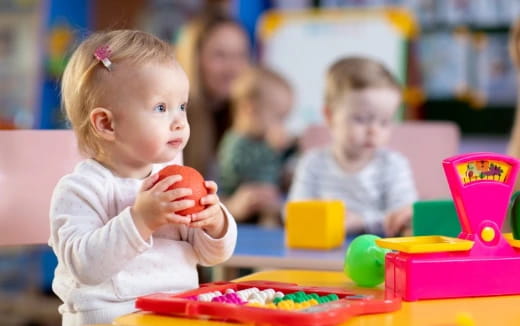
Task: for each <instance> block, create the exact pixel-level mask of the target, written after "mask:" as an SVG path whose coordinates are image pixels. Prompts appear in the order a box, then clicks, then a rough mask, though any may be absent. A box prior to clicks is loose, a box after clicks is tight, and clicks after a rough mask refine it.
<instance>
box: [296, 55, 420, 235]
mask: <svg viewBox="0 0 520 326" xmlns="http://www.w3.org/2000/svg"><path fill="white" fill-rule="evenodd" d="M400 102H401V92H400V86H399V84H398V82H397V81H396V80H395V78H394V77H393V76H392V75H391V74H390V72H388V70H387V69H386V68H385V67H384V66H383V65H381V64H380V63H378V62H376V61H374V60H371V59H368V58H359V57H351V58H344V59H340V60H338V61H337V62H335V63H334V64H333V65H332V66H331V67H330V68H329V70H328V72H327V78H326V86H325V106H324V115H325V120H326V122H327V125H328V127H329V129H330V132H331V136H332V144H331V146H329V147H326V148H318V149H316V150H313V151H310V152H307V153H306V154H305V155H304V156H303V157H302V159H301V160H300V162H299V164H298V167H297V169H296V172H295V176H294V179H293V183H292V185H291V189H290V192H289V200H304V199H340V200H343V201H344V203H345V204H346V207H347V231H348V232H349V233H354V234H355V233H364V232H370V233H376V234H381V233H384V234H386V235H388V236H395V235H398V234H400V233H401V232H403V230H406V229H407V228H408V227H409V225H410V220H411V216H412V209H411V205H412V204H413V202H414V201H415V200H417V192H416V189H415V185H414V182H413V176H412V172H411V169H410V166H409V164H408V161H407V159H406V158H405V157H404V156H402V155H401V154H399V153H396V152H393V151H390V150H387V149H384V146H385V145H386V143H387V141H388V138H389V136H390V132H391V129H392V128H391V127H392V124H393V120H394V115H395V113H396V111H397V109H398V107H399V105H400ZM425 150H427V149H425Z"/></svg>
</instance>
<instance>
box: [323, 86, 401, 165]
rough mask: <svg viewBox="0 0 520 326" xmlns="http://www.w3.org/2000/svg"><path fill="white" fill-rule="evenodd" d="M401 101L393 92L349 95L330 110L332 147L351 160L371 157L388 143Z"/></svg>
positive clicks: (379, 90)
mask: <svg viewBox="0 0 520 326" xmlns="http://www.w3.org/2000/svg"><path fill="white" fill-rule="evenodd" d="M400 101H401V97H400V94H399V92H398V91H397V90H395V89H392V88H367V89H364V90H360V91H351V92H349V93H348V94H347V95H345V96H344V98H343V100H340V101H338V102H337V103H336V105H334V107H332V108H330V109H331V111H332V112H331V115H330V119H329V125H330V128H331V133H332V138H333V146H334V147H336V148H337V149H338V150H339V151H337V152H340V153H344V155H346V156H347V157H349V158H351V159H355V158H362V157H367V156H369V155H372V154H373V153H374V151H375V150H376V149H378V148H381V147H382V146H384V145H386V143H387V142H388V139H389V136H390V131H391V127H392V124H393V119H394V115H395V113H396V111H397V108H398V107H399V104H400Z"/></svg>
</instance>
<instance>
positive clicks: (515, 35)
mask: <svg viewBox="0 0 520 326" xmlns="http://www.w3.org/2000/svg"><path fill="white" fill-rule="evenodd" d="M509 55H510V56H511V60H512V61H513V64H514V65H515V67H516V70H517V72H518V70H519V69H520V20H517V21H516V23H515V24H514V25H513V27H512V29H511V34H510V36H509ZM518 96H520V93H519V94H518ZM507 152H508V154H509V155H511V156H514V157H516V158H520V99H517V104H516V112H515V119H514V123H513V130H512V131H511V139H510V142H509V148H508V151H507ZM515 189H516V190H518V189H520V180H519V181H518V182H517V185H516V188H515Z"/></svg>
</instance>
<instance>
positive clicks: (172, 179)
mask: <svg viewBox="0 0 520 326" xmlns="http://www.w3.org/2000/svg"><path fill="white" fill-rule="evenodd" d="M181 180H182V176H181V175H179V174H175V175H170V176H168V177H166V178H164V179H162V180H161V181H159V182H157V183H156V184H155V186H153V188H154V189H155V190H157V191H166V189H168V188H169V187H170V186H171V185H172V184H174V183H176V182H179V181H181Z"/></svg>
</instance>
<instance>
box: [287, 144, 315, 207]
mask: <svg viewBox="0 0 520 326" xmlns="http://www.w3.org/2000/svg"><path fill="white" fill-rule="evenodd" d="M316 154H317V153H315V152H309V153H307V154H305V155H304V156H303V157H302V158H301V159H300V160H299V162H298V163H297V166H296V171H295V172H294V177H293V180H292V183H291V187H290V189H289V195H288V200H289V201H292V200H306V199H317V198H318V197H319V194H318V189H319V187H318V186H319V176H318V172H319V169H320V162H319V159H318V157H317V155H316Z"/></svg>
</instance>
